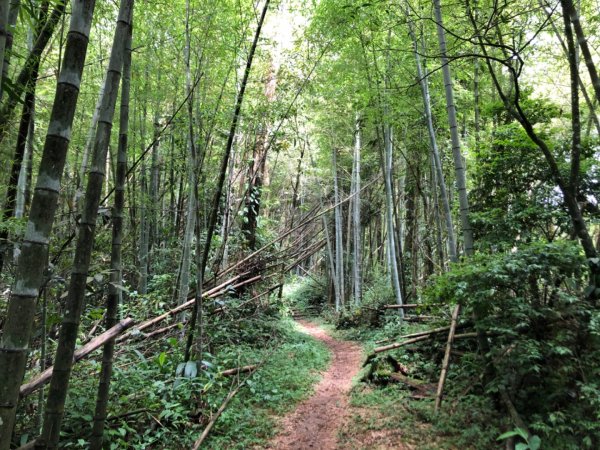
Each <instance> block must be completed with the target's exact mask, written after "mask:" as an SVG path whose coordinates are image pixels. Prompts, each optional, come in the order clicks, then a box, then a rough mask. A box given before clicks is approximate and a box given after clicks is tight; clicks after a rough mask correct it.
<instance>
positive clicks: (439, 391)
mask: <svg viewBox="0 0 600 450" xmlns="http://www.w3.org/2000/svg"><path fill="white" fill-rule="evenodd" d="M459 314H460V305H456V306H455V307H454V309H453V311H452V319H451V322H450V331H449V332H448V340H447V341H446V351H445V352H444V360H443V361H442V371H441V372H440V379H439V381H438V386H437V390H436V393H435V406H434V412H435V413H436V414H437V413H438V412H439V410H440V406H441V404H442V395H443V393H444V384H446V377H447V376H448V367H449V366H450V355H451V353H452V343H453V342H454V335H455V334H456V324H457V323H458V315H459Z"/></svg>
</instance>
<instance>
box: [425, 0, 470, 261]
mask: <svg viewBox="0 0 600 450" xmlns="http://www.w3.org/2000/svg"><path fill="white" fill-rule="evenodd" d="M433 7H434V12H435V21H436V25H437V26H436V28H437V35H438V42H439V46H440V59H441V63H442V75H443V77H444V88H445V92H446V109H447V111H448V126H449V127H450V138H451V140H452V156H453V158H454V171H455V174H456V188H457V190H458V202H459V204H460V222H461V226H462V234H463V244H464V247H465V255H467V256H471V255H472V254H473V230H472V228H471V222H470V220H469V199H468V196H467V177H466V171H465V165H464V161H463V157H462V154H461V149H460V136H459V135H458V125H457V121H456V105H455V104H454V90H453V88H452V74H451V73H450V64H449V61H448V56H447V53H446V31H445V30H444V24H443V22H442V10H441V6H440V0H433Z"/></svg>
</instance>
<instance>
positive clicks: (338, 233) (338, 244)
mask: <svg viewBox="0 0 600 450" xmlns="http://www.w3.org/2000/svg"><path fill="white" fill-rule="evenodd" d="M331 155H332V161H331V162H332V169H333V192H334V202H335V208H334V215H335V272H336V278H337V285H338V291H339V292H338V293H339V297H336V301H335V310H336V311H338V312H339V311H340V310H341V309H342V308H343V307H344V299H345V294H344V287H345V286H344V247H343V243H342V242H343V236H342V234H343V227H342V205H341V203H340V200H341V198H340V197H341V196H340V191H339V183H338V170H337V150H336V149H335V148H334V149H333V150H332V153H331Z"/></svg>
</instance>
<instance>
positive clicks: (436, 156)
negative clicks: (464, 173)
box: [410, 27, 458, 262]
mask: <svg viewBox="0 0 600 450" xmlns="http://www.w3.org/2000/svg"><path fill="white" fill-rule="evenodd" d="M410 34H411V37H412V40H413V45H414V52H415V60H416V64H417V76H418V77H419V80H420V84H421V94H422V95H423V106H424V108H425V120H426V121H427V133H428V134H429V144H430V145H431V157H432V161H433V168H434V170H435V178H436V180H437V182H438V186H439V188H440V195H441V198H442V206H443V208H444V218H445V221H446V234H447V236H448V254H449V256H450V260H451V261H452V262H456V261H458V257H457V254H456V238H455V235H454V224H453V223H452V210H451V208H450V199H449V197H448V191H447V189H446V181H445V178H444V171H443V168H442V160H441V158H440V150H439V147H438V144H437V137H436V135H435V129H434V127H433V114H432V112H431V96H430V94H429V84H428V82H427V78H428V77H429V74H428V73H425V70H423V65H422V64H421V57H420V56H419V48H418V41H417V37H416V35H415V33H414V30H413V28H412V27H410Z"/></svg>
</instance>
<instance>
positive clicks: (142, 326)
mask: <svg viewBox="0 0 600 450" xmlns="http://www.w3.org/2000/svg"><path fill="white" fill-rule="evenodd" d="M238 278H239V275H238V276H236V277H234V278H231V279H230V280H228V281H226V282H225V283H222V284H220V285H219V286H217V287H215V288H213V289H211V290H210V291H207V292H205V293H204V295H203V297H207V298H215V297H218V296H219V295H222V294H224V293H225V292H227V291H228V290H229V286H230V285H231V281H232V280H237V279H238ZM260 279H262V276H261V275H258V276H256V277H253V278H249V279H248V280H245V281H242V282H240V283H238V284H234V285H232V287H233V289H236V288H238V287H240V286H244V285H246V284H249V283H253V282H255V281H258V280H260ZM217 289H220V290H217ZM195 302H196V300H195V299H193V298H192V299H191V300H188V301H187V302H185V303H183V304H181V305H179V306H178V307H177V308H173V309H171V310H169V311H167V312H165V313H163V314H161V315H160V316H157V317H153V318H152V319H148V320H146V321H145V322H142V323H141V324H139V325H138V326H137V327H135V329H134V330H133V331H130V332H129V333H127V334H124V335H123V336H121V337H120V338H119V339H117V341H118V342H120V341H124V340H127V339H129V338H130V337H131V336H132V335H134V333H135V334H137V333H140V332H141V331H143V330H145V329H147V328H150V327H151V326H152V325H156V324H157V323H159V322H162V321H163V320H165V319H166V318H167V317H169V316H172V315H174V314H177V313H179V312H181V311H185V310H186V309H190V308H191V307H192V306H194V303H195Z"/></svg>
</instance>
